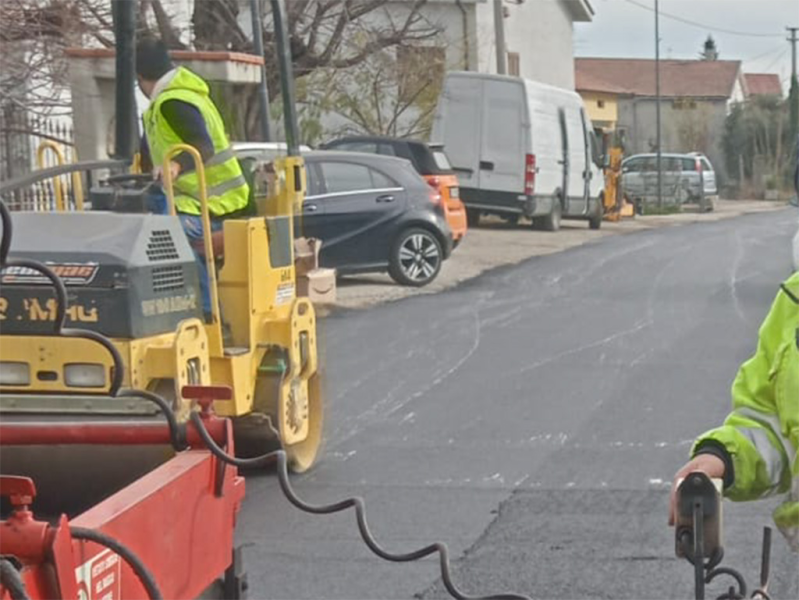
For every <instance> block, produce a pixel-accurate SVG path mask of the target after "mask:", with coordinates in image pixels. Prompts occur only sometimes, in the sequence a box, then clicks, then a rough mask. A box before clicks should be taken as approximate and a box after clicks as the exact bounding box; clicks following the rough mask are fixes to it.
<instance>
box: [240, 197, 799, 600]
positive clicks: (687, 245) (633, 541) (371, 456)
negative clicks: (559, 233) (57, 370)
mask: <svg viewBox="0 0 799 600" xmlns="http://www.w3.org/2000/svg"><path fill="white" fill-rule="evenodd" d="M795 223H796V216H795V212H794V211H793V210H790V209H788V210H783V211H777V212H771V213H765V214H758V215H750V216H745V217H740V218H737V219H732V220H727V221H719V222H715V223H702V224H695V225H686V226H682V227H672V228H666V229H660V230H653V231H645V232H640V233H634V234H630V235H624V236H612V237H607V238H604V239H601V240H598V241H597V242H595V243H591V244H588V245H585V246H581V247H578V248H574V249H571V250H567V251H565V252H562V253H559V254H554V255H550V256H544V257H538V258H533V259H531V260H529V261H527V262H524V263H522V264H520V265H517V266H513V267H509V268H506V269H501V270H497V271H494V272H492V273H490V274H487V275H484V276H482V277H480V278H478V279H476V280H474V281H472V282H469V283H466V284H463V285H461V286H460V287H457V288H455V289H452V290H449V291H446V292H443V293H441V294H437V295H429V296H418V297H415V298H410V299H406V300H403V301H400V302H396V303H392V304H387V305H384V306H380V307H377V308H374V309H372V310H369V311H363V312H349V313H348V312H344V313H338V314H336V315H334V316H332V317H330V318H328V319H327V320H325V322H324V324H323V337H324V340H323V342H324V346H325V348H326V355H325V365H326V370H327V397H328V420H327V428H326V435H327V440H328V441H327V445H326V450H325V451H326V457H325V459H324V460H323V461H322V462H321V463H320V464H319V466H318V467H317V468H316V469H315V470H314V471H313V472H312V473H311V474H309V475H306V476H303V477H297V478H295V480H294V482H295V486H296V489H297V491H298V493H299V494H300V495H301V496H302V497H303V498H304V499H306V500H308V501H311V502H316V503H322V502H329V501H334V500H338V499H340V498H343V497H345V496H349V495H354V494H355V495H360V496H363V497H364V498H365V500H366V504H367V513H368V517H369V523H370V525H371V527H372V529H373V532H374V534H375V536H376V537H377V538H378V540H379V541H380V542H381V543H382V544H383V545H384V546H386V547H387V548H389V549H391V550H394V551H408V550H412V549H414V548H416V547H420V546H423V545H425V544H427V543H430V542H431V541H434V540H441V541H444V542H446V543H447V544H448V545H449V547H450V550H451V553H452V557H453V562H454V569H453V571H454V578H455V582H456V584H457V585H459V586H460V587H461V588H462V589H463V590H464V591H466V592H469V593H474V594H488V593H495V592H500V591H517V592H521V593H525V594H529V595H530V596H533V597H536V598H610V597H612V598H689V597H693V583H692V581H693V580H692V571H691V569H690V567H689V566H688V564H687V563H685V562H682V561H678V560H677V559H676V558H674V552H673V532H672V530H671V529H669V528H668V527H667V526H666V518H667V510H666V507H667V502H668V485H669V483H670V480H671V477H672V475H673V473H674V471H675V470H676V469H677V468H678V467H679V466H680V465H681V464H682V463H683V462H684V460H685V458H686V456H687V453H688V449H689V446H690V443H691V440H692V439H693V438H694V437H695V436H696V435H697V434H699V433H701V432H702V431H704V430H706V429H709V428H710V427H712V426H715V425H716V424H718V423H719V422H720V421H721V420H722V418H723V417H724V415H725V414H726V412H727V411H728V409H729V386H730V383H731V381H732V378H733V377H734V375H735V372H736V370H737V367H738V365H739V364H740V363H741V362H742V361H743V360H744V359H746V358H747V356H749V355H750V353H751V352H752V351H753V349H754V345H755V341H756V334H757V328H758V326H759V323H760V321H761V320H762V318H763V317H764V316H765V314H766V312H767V310H768V306H769V304H770V302H771V300H772V299H773V297H774V294H775V293H776V291H777V288H778V285H779V282H780V281H781V280H782V279H783V278H784V277H786V276H787V275H788V274H789V271H790V239H791V236H792V235H793V233H794V231H795V226H796V225H795ZM247 486H248V490H247V498H246V501H245V506H244V509H243V511H242V514H241V516H240V520H239V526H238V535H239V539H240V540H241V542H243V543H244V544H246V546H247V549H246V556H247V569H248V573H249V580H250V586H251V589H250V597H252V598H267V597H268V598H279V599H306V598H307V599H311V598H313V599H345V598H346V599H372V598H392V599H393V598H406V599H407V598H413V597H422V598H444V597H447V595H446V593H445V592H444V591H443V589H442V588H441V584H440V577H439V573H438V563H437V561H436V560H435V559H433V558H428V559H426V560H424V561H421V562H416V563H412V564H403V565H398V564H391V563H386V562H383V561H381V560H380V559H378V558H377V557H376V556H374V555H372V554H371V553H370V552H369V550H368V549H367V548H366V547H365V546H364V545H363V544H362V542H361V541H360V538H359V537H358V534H357V530H356V527H355V519H354V515H353V514H352V513H351V512H346V513H343V514H341V515H335V516H310V515H305V514H303V513H300V512H298V511H297V510H295V509H294V508H292V507H291V506H290V505H289V504H288V502H287V501H285V500H284V499H283V498H282V496H281V493H280V491H279V488H278V485H277V481H276V479H275V477H274V475H259V476H250V477H249V478H248V482H247ZM775 502H776V500H772V501H766V502H761V503H755V504H749V505H734V504H731V503H726V504H725V534H726V535H725V542H726V546H727V557H726V559H725V563H724V564H726V565H728V566H732V567H735V568H738V569H740V570H741V571H743V573H744V575H745V576H746V578H747V579H748V580H750V581H751V582H753V583H754V582H756V578H757V575H758V569H759V544H760V536H761V531H762V526H763V525H765V524H768V523H769V515H770V513H771V510H772V507H773V506H774V505H775ZM773 571H774V574H773V577H774V579H775V582H774V583H773V587H772V590H771V591H772V592H773V594H774V596H775V597H781V598H796V597H799V582H798V581H797V578H799V565H798V564H797V559H796V556H790V555H789V554H788V552H787V550H786V545H785V544H784V542H783V540H782V539H781V538H780V537H779V535H777V536H776V537H775V544H774V556H773ZM725 589H726V588H725ZM712 591H713V592H715V593H713V594H712V597H715V596H716V595H718V593H720V592H721V590H719V589H718V588H716V589H715V590H712ZM710 596H711V594H709V597H710Z"/></svg>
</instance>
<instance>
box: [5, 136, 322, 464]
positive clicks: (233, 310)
mask: <svg viewBox="0 0 799 600" xmlns="http://www.w3.org/2000/svg"><path fill="white" fill-rule="evenodd" d="M182 152H187V153H189V155H190V156H191V157H192V159H193V161H194V164H195V169H196V173H197V176H198V179H199V182H200V190H199V191H200V194H199V195H200V198H199V199H200V209H201V218H202V223H203V247H204V248H205V261H206V267H207V268H208V275H209V277H208V278H209V285H210V294H211V304H212V312H213V319H212V322H211V323H203V322H202V321H200V320H199V319H188V320H185V321H183V322H182V323H181V324H180V325H179V327H178V329H177V331H176V332H169V333H164V334H162V335H158V336H152V337H148V338H143V339H131V340H113V341H114V344H115V345H116V346H117V348H118V349H119V350H120V353H121V354H122V357H123V361H124V362H125V366H126V374H125V378H124V382H123V385H124V386H128V387H133V388H140V389H141V388H151V389H152V388H154V387H156V386H157V389H158V391H159V393H168V392H171V390H169V389H167V390H164V389H163V388H162V387H161V383H162V382H164V381H165V380H167V381H170V382H174V397H173V401H174V403H175V408H176V410H177V412H178V416H179V418H180V419H181V420H185V419H186V418H187V417H188V415H189V411H190V410H191V404H190V403H187V402H184V401H182V399H180V393H179V392H180V389H181V388H182V387H183V386H184V385H186V384H189V383H192V384H203V385H205V384H210V383H211V382H213V383H216V384H224V385H228V386H230V387H231V388H232V389H233V398H232V400H230V401H218V402H216V405H215V410H216V411H217V413H219V414H220V415H224V416H234V417H244V416H247V415H250V414H253V413H256V414H257V415H266V416H268V417H270V418H271V419H272V422H273V424H274V425H277V426H278V430H279V432H280V435H281V437H282V441H283V443H284V444H285V445H286V447H287V449H289V451H290V452H291V448H292V446H293V447H294V452H295V458H296V464H295V467H294V468H298V469H305V468H308V467H309V466H310V464H312V462H313V457H314V456H315V453H316V448H318V443H319V440H320V439H321V396H320V391H319V386H318V383H319V364H318V349H317V337H316V315H315V312H314V308H313V304H312V303H311V302H310V300H308V299H307V298H298V297H297V290H296V274H295V270H294V249H293V231H294V214H295V211H296V210H297V208H298V207H301V206H302V200H303V197H304V193H305V186H306V176H305V169H304V162H303V160H302V158H299V157H286V158H283V159H280V160H279V161H278V162H277V165H276V166H277V172H278V174H279V175H280V184H279V185H276V186H274V188H273V189H272V194H271V195H270V196H269V197H268V198H267V199H266V200H265V202H264V203H263V206H262V207H260V208H261V209H262V210H260V211H259V212H260V214H261V216H258V217H253V218H241V219H226V220H225V221H224V223H223V228H224V264H223V266H222V267H221V269H220V271H219V274H218V276H217V272H216V264H215V260H214V259H215V257H214V254H213V240H212V234H211V216H210V212H209V208H208V193H207V186H206V182H205V169H204V165H203V162H202V158H201V156H200V153H199V152H198V151H197V150H195V149H194V148H192V147H191V146H188V145H185V144H182V145H179V146H175V147H173V148H171V149H170V151H169V152H168V153H167V155H166V156H165V159H164V164H163V169H164V170H163V183H164V189H165V192H166V195H167V200H168V206H169V212H170V213H171V214H172V215H176V214H177V213H176V207H175V190H174V183H175V182H174V181H173V177H172V173H171V171H170V169H169V165H170V162H171V161H172V159H173V158H174V157H175V156H177V155H178V154H180V153H182ZM276 259H277V260H279V262H277V260H276ZM273 260H275V261H276V264H273ZM220 302H221V305H222V306H224V307H225V309H226V310H225V317H226V323H227V324H228V325H229V326H230V333H231V337H232V346H230V347H228V348H225V347H224V345H223V338H222V319H221V309H220ZM0 355H2V360H18V361H20V362H27V363H28V364H30V365H31V370H33V369H43V368H45V367H46V368H52V370H58V369H61V370H63V364H64V363H65V361H74V362H94V363H100V364H103V365H105V366H106V367H107V368H109V369H110V368H111V363H110V360H111V359H110V357H109V356H108V355H107V353H106V351H105V350H104V349H102V347H100V346H97V345H96V344H92V343H91V342H86V341H83V340H75V339H70V338H62V337H56V336H30V337H28V336H0ZM37 361H39V362H38V363H37ZM42 365H43V366H42ZM48 365H50V366H48ZM35 383H36V385H35V386H30V387H27V388H10V387H3V389H2V391H3V392H4V393H6V392H28V393H30V392H33V391H36V392H43V393H44V394H43V395H42V398H44V399H43V400H42V402H44V404H42V406H43V407H44V408H43V409H42V411H44V412H46V410H47V407H51V406H52V403H53V402H54V401H55V402H57V401H56V400H54V398H53V396H49V397H48V396H47V394H53V395H58V394H60V395H62V396H67V395H70V394H73V393H81V392H91V393H93V394H95V395H99V394H101V393H103V392H104V391H105V392H107V389H106V390H98V389H94V390H79V389H73V388H66V387H65V386H64V383H63V380H62V378H59V380H58V381H53V382H41V381H36V382H35ZM273 383H274V385H273ZM34 387H35V389H33V388H34ZM48 402H49V403H50V404H48ZM75 403H78V404H79V399H75V401H74V402H72V404H75ZM70 406H71V405H70ZM98 406H99V405H98ZM79 409H80V406H77V405H76V406H75V407H72V410H73V412H74V411H75V410H79ZM106 409H107V405H106ZM14 410H16V409H14ZM85 410H86V412H94V411H95V410H97V409H95V408H92V407H91V406H88V405H87V406H86V408H85ZM128 410H132V409H128ZM42 411H40V412H42ZM314 411H319V412H318V413H315V412H314ZM275 419H277V422H275ZM255 422H256V424H257V423H259V422H260V416H257V418H256V419H255Z"/></svg>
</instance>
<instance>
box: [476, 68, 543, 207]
mask: <svg viewBox="0 0 799 600" xmlns="http://www.w3.org/2000/svg"><path fill="white" fill-rule="evenodd" d="M482 108H483V118H482V122H483V124H482V135H481V136H480V140H481V144H480V163H479V169H480V189H481V190H486V191H490V192H499V193H500V194H498V195H497V196H495V198H496V201H495V203H497V204H500V205H505V206H507V207H508V208H512V209H513V210H516V211H519V210H521V208H522V204H521V203H520V202H519V199H518V197H519V196H521V195H523V194H524V171H525V155H526V147H527V146H526V141H527V132H528V129H529V118H528V112H527V100H526V95H525V90H524V84H523V83H522V80H520V79H519V80H513V79H508V80H499V79H486V80H484V87H483V105H482ZM469 127H471V125H469ZM503 192H504V193H507V196H505V195H504V194H502V193H503Z"/></svg>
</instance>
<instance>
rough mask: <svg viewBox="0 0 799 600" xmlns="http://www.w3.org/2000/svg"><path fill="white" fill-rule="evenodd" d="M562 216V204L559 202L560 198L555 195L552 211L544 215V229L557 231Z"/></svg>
mask: <svg viewBox="0 0 799 600" xmlns="http://www.w3.org/2000/svg"><path fill="white" fill-rule="evenodd" d="M562 216H563V206H562V205H561V203H560V198H559V197H556V198H555V201H554V203H553V204H552V212H551V213H549V214H548V215H547V216H546V217H544V219H543V220H544V229H545V230H546V231H557V230H558V229H560V219H561V217H562Z"/></svg>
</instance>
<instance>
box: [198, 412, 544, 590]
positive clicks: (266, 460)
mask: <svg viewBox="0 0 799 600" xmlns="http://www.w3.org/2000/svg"><path fill="white" fill-rule="evenodd" d="M190 418H191V422H192V423H193V424H194V426H195V427H196V428H197V432H198V433H199V435H200V437H201V438H202V440H203V442H204V443H205V445H206V446H207V447H208V449H209V450H210V451H211V453H212V454H213V455H214V456H216V457H217V458H218V459H219V460H221V461H222V462H225V463H227V464H229V465H233V466H235V467H240V468H249V467H255V466H264V465H267V464H270V463H273V462H275V463H276V464H277V476H278V481H279V482H280V488H281V490H282V491H283V494H284V495H285V496H286V498H287V499H288V501H289V502H291V504H293V505H294V506H295V507H296V508H298V509H300V510H301V511H303V512H307V513H310V514H314V515H330V514H333V513H337V512H341V511H344V510H347V509H348V508H354V509H355V516H356V519H357V522H358V531H359V532H360V534H361V538H363V541H364V543H365V544H366V545H367V547H368V548H369V550H371V551H372V552H373V553H374V554H376V555H377V556H379V557H380V558H382V559H383V560H387V561H390V562H411V561H415V560H419V559H421V558H424V557H426V556H430V555H431V554H434V553H436V552H437V553H438V555H439V567H440V570H441V580H442V581H443V583H444V587H445V588H446V590H447V592H449V594H450V595H451V596H452V597H453V598H455V599H456V600H530V598H529V597H528V596H522V595H519V594H509V593H503V594H497V595H492V596H469V595H467V594H464V593H463V592H461V591H460V590H459V589H458V588H457V587H456V586H455V584H454V583H453V581H452V575H451V573H450V564H449V551H448V549H447V546H446V544H444V543H441V542H436V543H434V544H430V545H429V546H425V547H424V548H420V549H419V550H416V551H414V552H408V553H405V554H394V553H391V552H388V551H387V550H385V549H383V548H382V547H381V546H380V545H379V544H378V543H377V541H376V540H375V538H374V536H373V535H372V532H371V530H370V529H369V525H368V523H367V521H366V508H365V506H364V501H363V499H362V498H359V497H353V498H347V499H345V500H342V501H340V502H336V503H334V504H329V505H324V506H314V505H312V504H307V503H306V502H304V501H303V500H302V499H300V498H299V497H298V496H297V494H296V493H295V492H294V489H293V488H292V487H291V482H290V480H289V473H288V468H287V465H286V453H285V452H284V451H283V450H275V451H274V452H270V453H268V454H263V455H261V456H256V457H253V458H244V459H242V458H236V457H234V456H230V455H229V454H228V453H227V452H225V451H224V450H223V449H222V448H220V447H219V446H218V445H217V443H216V442H215V441H214V439H213V438H212V437H211V435H210V434H209V433H208V430H207V429H206V428H205V424H204V423H203V420H202V417H201V416H200V414H199V413H198V412H192V413H191V417H190Z"/></svg>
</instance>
